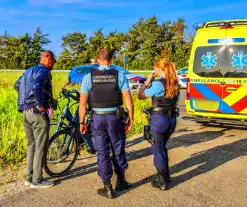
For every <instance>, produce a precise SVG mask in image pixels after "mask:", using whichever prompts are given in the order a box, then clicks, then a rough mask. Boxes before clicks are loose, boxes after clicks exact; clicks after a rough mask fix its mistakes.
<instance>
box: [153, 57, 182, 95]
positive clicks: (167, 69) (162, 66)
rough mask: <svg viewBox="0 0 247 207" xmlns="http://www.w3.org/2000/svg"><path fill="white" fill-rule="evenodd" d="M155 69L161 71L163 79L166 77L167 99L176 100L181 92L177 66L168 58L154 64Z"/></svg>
mask: <svg viewBox="0 0 247 207" xmlns="http://www.w3.org/2000/svg"><path fill="white" fill-rule="evenodd" d="M154 67H155V69H159V70H160V73H161V75H162V76H163V77H165V93H164V96H165V98H174V97H176V96H177V94H178V92H179V86H178V77H177V73H176V66H175V64H174V63H173V62H171V61H170V60H168V59H167V58H161V59H159V60H157V61H156V62H155V64H154Z"/></svg>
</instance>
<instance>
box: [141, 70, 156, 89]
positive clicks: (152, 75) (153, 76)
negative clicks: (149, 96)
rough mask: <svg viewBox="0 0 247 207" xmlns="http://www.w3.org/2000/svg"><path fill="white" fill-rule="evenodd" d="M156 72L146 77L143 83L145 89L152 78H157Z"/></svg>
mask: <svg viewBox="0 0 247 207" xmlns="http://www.w3.org/2000/svg"><path fill="white" fill-rule="evenodd" d="M157 75H158V74H157V72H152V73H150V74H149V75H148V78H147V80H146V82H145V83H144V84H145V85H146V86H147V87H148V86H149V85H150V83H151V81H152V79H153V78H155V77H157Z"/></svg>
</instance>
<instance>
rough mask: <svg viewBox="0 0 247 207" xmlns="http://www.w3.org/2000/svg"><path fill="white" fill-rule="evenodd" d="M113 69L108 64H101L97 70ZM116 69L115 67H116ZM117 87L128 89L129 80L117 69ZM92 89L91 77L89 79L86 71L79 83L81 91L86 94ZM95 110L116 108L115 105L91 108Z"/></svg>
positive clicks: (123, 89) (112, 109) (113, 109)
mask: <svg viewBox="0 0 247 207" xmlns="http://www.w3.org/2000/svg"><path fill="white" fill-rule="evenodd" d="M111 68H113V69H115V67H114V66H113V67H109V66H108V65H101V66H99V67H98V70H109V69H111ZM116 70H117V68H116ZM118 87H119V89H120V90H121V91H129V90H130V87H129V81H128V79H127V77H126V76H125V75H124V74H123V73H122V72H119V71H118ZM91 89H92V79H91V73H88V74H87V75H85V76H84V78H83V79H82V83H81V93H83V94H88V93H89V91H90V90H91ZM93 110H95V111H115V110H117V107H111V108H93Z"/></svg>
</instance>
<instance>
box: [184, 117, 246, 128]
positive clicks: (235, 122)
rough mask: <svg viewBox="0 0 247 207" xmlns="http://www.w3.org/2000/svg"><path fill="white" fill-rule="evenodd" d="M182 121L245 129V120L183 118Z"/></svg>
mask: <svg viewBox="0 0 247 207" xmlns="http://www.w3.org/2000/svg"><path fill="white" fill-rule="evenodd" d="M182 119H183V120H191V121H196V122H198V123H209V124H210V123H212V124H225V125H234V126H244V127H247V120H236V119H216V118H210V117H196V116H183V117H182Z"/></svg>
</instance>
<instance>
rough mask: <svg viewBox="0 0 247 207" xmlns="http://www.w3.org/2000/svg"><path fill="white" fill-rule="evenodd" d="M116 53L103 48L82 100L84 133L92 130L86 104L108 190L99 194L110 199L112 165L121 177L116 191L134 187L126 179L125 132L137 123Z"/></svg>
mask: <svg viewBox="0 0 247 207" xmlns="http://www.w3.org/2000/svg"><path fill="white" fill-rule="evenodd" d="M112 58H113V52H112V51H111V50H108V49H100V50H99V52H98V57H97V63H98V64H99V66H97V68H96V70H93V71H92V72H91V73H89V74H87V75H85V77H84V78H83V80H82V84H81V97H80V108H79V112H80V130H81V133H82V134H84V133H86V131H87V130H88V129H87V127H86V125H85V114H86V105H87V102H88V99H89V105H90V107H91V108H92V109H93V110H92V113H93V120H92V135H93V141H94V147H95V150H96V152H97V158H98V174H99V176H100V177H101V179H102V181H103V183H104V188H102V189H99V190H98V194H99V195H101V196H103V197H106V198H110V199H112V198H114V197H115V192H114V191H113V189H112V185H111V177H112V174H113V172H112V165H111V159H110V152H109V151H110V149H111V150H112V155H113V157H112V161H113V165H114V171H115V173H116V175H117V183H116V188H115V190H116V191H122V190H126V189H128V188H130V187H131V184H129V183H128V182H127V181H126V180H125V176H124V172H125V170H126V169H127V167H128V163H127V159H126V154H125V138H126V136H125V133H127V132H128V131H129V130H130V129H131V127H132V123H133V103H132V98H131V94H130V89H129V84H128V79H127V78H126V76H125V75H123V74H122V73H121V72H118V71H117V70H115V69H114V68H113V67H112V66H111V63H112ZM122 95H123V97H124V99H125V102H126V107H127V109H128V112H129V113H128V116H129V123H128V125H126V126H125V124H124V122H123V119H122V117H123V108H121V106H122V104H123V100H122Z"/></svg>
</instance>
